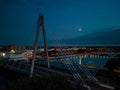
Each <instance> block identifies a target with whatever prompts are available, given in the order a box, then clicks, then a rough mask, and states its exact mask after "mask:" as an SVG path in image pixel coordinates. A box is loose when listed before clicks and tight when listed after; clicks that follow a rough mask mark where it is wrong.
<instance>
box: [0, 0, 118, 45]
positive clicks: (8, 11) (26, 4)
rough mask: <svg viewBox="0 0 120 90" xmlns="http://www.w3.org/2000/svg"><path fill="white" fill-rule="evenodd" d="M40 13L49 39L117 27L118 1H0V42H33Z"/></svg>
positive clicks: (19, 43) (23, 43)
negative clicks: (42, 15)
mask: <svg viewBox="0 0 120 90" xmlns="http://www.w3.org/2000/svg"><path fill="white" fill-rule="evenodd" d="M40 12H42V13H43V14H44V20H45V28H46V33H47V39H48V40H50V39H52V40H53V39H63V38H73V37H77V36H80V35H85V34H89V33H93V32H97V31H100V30H108V29H111V28H119V27H120V0H0V45H9V44H17V45H33V43H34V38H35V33H36V29H37V22H38V16H39V13H40ZM79 28H81V29H82V31H81V32H80V31H79Z"/></svg>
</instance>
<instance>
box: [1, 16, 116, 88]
mask: <svg viewBox="0 0 120 90" xmlns="http://www.w3.org/2000/svg"><path fill="white" fill-rule="evenodd" d="M40 26H42V31H43V36H44V44H45V46H44V51H45V52H44V54H45V55H44V57H40V58H39V59H37V60H36V51H37V44H38V38H39V33H40ZM61 42H62V41H59V40H58V41H57V43H56V44H54V46H53V47H54V48H56V49H57V53H56V56H55V57H49V56H48V46H47V42H46V34H45V27H44V22H43V15H40V16H39V21H38V28H37V34H36V39H35V44H34V51H33V59H32V60H18V61H17V60H8V59H3V60H0V66H2V67H4V68H7V69H9V70H12V71H15V72H19V73H23V74H26V75H28V76H30V77H35V76H43V75H53V74H59V75H64V76H65V77H67V78H68V79H69V80H70V81H71V82H73V83H75V84H79V85H80V86H82V87H84V88H86V89H87V90H101V89H103V90H104V89H106V88H107V89H114V87H111V86H109V85H105V84H103V83H101V82H100V81H99V80H98V79H97V78H96V77H95V76H94V75H93V74H92V73H91V72H90V71H89V70H88V68H94V67H93V66H87V67H86V66H85V65H83V64H82V63H81V56H79V55H75V54H74V52H73V50H68V49H66V48H65V47H64V46H61ZM76 59H78V60H79V63H75V62H74V61H75V60H76ZM59 67H62V69H61V68H59ZM95 87H98V89H96V88H95Z"/></svg>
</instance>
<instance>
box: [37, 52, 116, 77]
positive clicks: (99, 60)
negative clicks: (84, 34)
mask: <svg viewBox="0 0 120 90" xmlns="http://www.w3.org/2000/svg"><path fill="white" fill-rule="evenodd" d="M115 56H116V54H108V55H103V56H101V55H99V54H82V55H79V56H73V57H70V58H68V57H64V58H57V59H53V60H54V61H52V62H50V66H52V67H56V68H59V69H64V70H68V69H69V68H68V66H70V65H69V63H72V64H73V65H74V67H75V68H76V69H77V71H79V72H81V69H80V68H79V66H80V65H84V66H88V67H89V66H90V67H92V68H88V67H87V68H88V70H89V71H90V72H91V73H92V74H93V75H95V74H96V73H97V71H98V70H99V69H100V68H103V67H104V66H105V65H106V63H107V61H108V60H110V59H111V58H114V57H115ZM65 63H66V64H65ZM39 64H42V65H47V62H46V61H44V60H41V61H40V62H39Z"/></svg>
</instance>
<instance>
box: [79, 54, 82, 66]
mask: <svg viewBox="0 0 120 90" xmlns="http://www.w3.org/2000/svg"><path fill="white" fill-rule="evenodd" d="M78 57H79V64H80V65H81V64H82V57H81V56H78Z"/></svg>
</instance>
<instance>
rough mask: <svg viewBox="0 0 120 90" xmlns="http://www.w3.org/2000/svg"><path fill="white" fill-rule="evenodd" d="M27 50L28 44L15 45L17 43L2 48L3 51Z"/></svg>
mask: <svg viewBox="0 0 120 90" xmlns="http://www.w3.org/2000/svg"><path fill="white" fill-rule="evenodd" d="M25 50H26V46H15V45H10V46H4V47H2V48H1V49H0V51H2V52H11V51H12V52H13V51H15V52H24V51H25Z"/></svg>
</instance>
